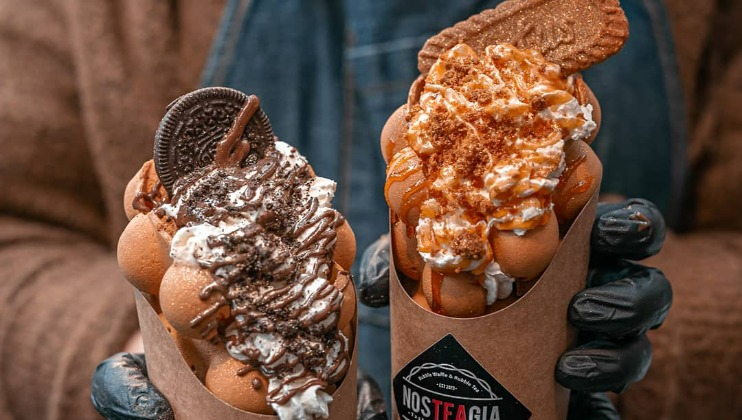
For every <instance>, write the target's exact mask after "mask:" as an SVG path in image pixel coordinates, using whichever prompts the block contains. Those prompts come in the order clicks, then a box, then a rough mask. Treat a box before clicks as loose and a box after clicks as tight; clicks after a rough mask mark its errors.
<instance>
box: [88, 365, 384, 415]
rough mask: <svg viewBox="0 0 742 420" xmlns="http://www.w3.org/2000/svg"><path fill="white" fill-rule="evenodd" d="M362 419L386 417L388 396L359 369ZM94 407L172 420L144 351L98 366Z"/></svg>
mask: <svg viewBox="0 0 742 420" xmlns="http://www.w3.org/2000/svg"><path fill="white" fill-rule="evenodd" d="M357 386H358V388H357V389H358V403H357V409H356V413H357V418H358V420H386V418H387V416H386V407H385V405H384V397H383V396H382V394H381V390H380V389H379V386H378V385H377V384H376V382H374V380H373V378H371V377H370V376H368V375H367V374H365V373H364V372H362V371H360V370H359V371H358V385H357ZM91 400H92V401H93V407H95V409H96V410H97V411H98V413H100V414H101V415H102V416H103V417H105V418H106V419H109V420H134V419H138V420H141V419H151V420H171V419H174V415H173V410H172V409H171V408H170V404H169V403H168V401H167V399H166V398H165V396H164V395H162V393H160V391H158V390H157V388H155V386H154V385H152V382H150V381H149V378H148V377H147V364H146V363H145V358H144V355H143V354H132V353H117V354H114V355H113V356H111V357H109V358H108V359H106V360H104V361H103V362H102V363H101V364H100V365H98V367H97V368H96V369H95V373H94V374H93V381H92V392H91Z"/></svg>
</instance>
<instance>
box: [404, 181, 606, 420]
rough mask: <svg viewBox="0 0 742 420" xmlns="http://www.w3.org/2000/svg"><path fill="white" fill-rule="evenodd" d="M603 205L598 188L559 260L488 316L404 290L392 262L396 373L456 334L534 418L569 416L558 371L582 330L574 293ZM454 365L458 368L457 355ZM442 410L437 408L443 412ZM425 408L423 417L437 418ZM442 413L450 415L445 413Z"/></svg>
mask: <svg viewBox="0 0 742 420" xmlns="http://www.w3.org/2000/svg"><path fill="white" fill-rule="evenodd" d="M596 205H597V192H596V194H595V195H594V196H593V197H592V199H591V200H590V201H589V202H588V204H587V205H586V206H585V208H583V210H582V211H581V213H580V214H579V215H578V217H577V218H576V219H575V221H574V222H573V223H572V226H571V227H570V229H569V230H568V232H567V233H566V235H565V236H564V237H563V239H562V242H561V244H560V246H559V249H558V251H557V253H556V255H555V256H554V259H553V260H552V262H551V264H550V265H549V266H548V268H547V269H546V271H545V272H544V273H543V275H542V276H541V277H540V279H539V280H538V281H537V282H536V283H535V285H534V286H533V287H532V288H531V289H530V290H529V291H528V292H527V293H526V294H525V295H524V296H522V297H520V298H519V299H518V300H517V301H515V302H514V303H513V304H511V305H510V306H507V307H505V308H503V309H501V310H499V311H497V312H493V313H491V314H488V315H485V316H482V317H478V318H449V317H444V316H441V315H438V314H436V313H433V312H430V311H427V310H425V309H423V308H421V307H420V306H418V305H417V304H416V303H415V302H414V301H413V300H412V298H411V297H410V296H409V294H408V293H407V292H406V291H405V290H404V288H403V286H402V284H401V283H400V280H399V277H398V276H397V272H396V270H394V268H393V267H392V269H391V270H390V272H391V273H392V274H391V279H390V305H391V342H392V377H393V378H394V377H395V376H397V375H398V373H399V372H400V370H401V369H403V368H405V366H407V365H408V364H409V363H410V362H411V361H413V359H415V358H417V357H418V356H419V355H420V354H421V353H423V352H425V351H426V350H428V349H429V348H431V346H433V345H434V344H436V343H438V342H439V341H440V340H441V339H443V338H444V337H446V336H447V335H449V334H450V335H453V338H455V340H456V341H458V343H459V344H460V345H461V346H462V347H463V348H464V349H465V350H466V351H467V352H468V353H469V355H471V356H472V357H473V358H474V359H475V360H476V362H478V363H479V364H480V365H481V366H482V367H483V368H484V369H485V370H486V371H487V372H488V373H489V374H490V375H492V376H493V377H494V379H495V380H496V381H497V382H499V384H501V385H502V386H503V387H504V388H505V389H506V390H507V391H508V392H509V393H510V394H512V396H514V397H515V398H516V399H517V400H518V401H519V402H520V403H521V404H522V405H523V406H525V408H527V409H528V410H529V411H530V412H531V418H532V419H535V420H543V419H546V420H557V419H564V418H566V416H567V405H568V402H569V390H567V389H565V388H563V387H561V386H560V385H559V384H557V383H556V381H555V380H554V368H555V366H556V363H557V360H558V358H559V356H560V355H561V354H562V353H563V352H564V351H565V350H566V349H568V348H569V347H571V346H572V345H573V343H574V339H575V335H576V334H575V331H574V330H573V328H572V327H570V326H569V325H568V323H567V307H568V305H569V302H570V300H571V298H572V296H573V295H574V294H575V293H577V292H578V291H580V290H582V289H584V288H585V278H586V275H587V265H588V259H589V245H590V243H589V242H590V230H591V228H592V225H593V221H594V218H595V208H596ZM391 260H392V261H393V259H391ZM442 357H444V358H445V357H446V356H442ZM450 363H451V364H453V365H455V363H456V360H450ZM442 394H445V392H442ZM435 395H441V393H438V394H435ZM400 398H401V397H400ZM441 399H442V400H444V399H445V398H441ZM393 405H394V408H393V418H394V419H399V414H398V411H397V407H396V398H393ZM442 407H443V406H439V407H437V408H438V409H440V410H443V408H442ZM456 408H457V405H456V404H455V403H454V405H453V406H451V407H449V410H451V412H452V414H451V415H450V418H451V419H455V418H457V411H456ZM466 412H467V417H466V418H467V419H469V418H470V417H472V418H480V417H476V416H472V415H471V414H470V412H469V411H468V408H467V410H466ZM474 412H475V413H477V411H474ZM422 413H423V416H422V417H421V418H431V419H432V418H436V417H434V415H432V414H431V415H430V416H429V417H428V416H425V415H424V414H425V412H422ZM439 413H440V411H439ZM491 415H492V411H490V413H489V414H487V417H486V419H490V418H498V419H501V420H509V417H508V416H506V415H500V416H499V417H491ZM437 418H446V417H445V415H444V414H441V417H437ZM481 418H483V419H484V418H485V417H481ZM511 418H527V417H518V416H513V417H511Z"/></svg>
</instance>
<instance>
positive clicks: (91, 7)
mask: <svg viewBox="0 0 742 420" xmlns="http://www.w3.org/2000/svg"><path fill="white" fill-rule="evenodd" d="M222 3H223V1H217V2H202V1H198V0H189V1H129V0H120V1H87V0H72V1H65V2H56V1H51V0H40V1H34V2H28V3H26V2H23V3H21V2H17V1H13V2H10V1H2V2H0V419H2V420H19V419H35V420H39V419H48V420H59V419H74V420H86V419H94V418H99V416H98V415H97V414H96V413H95V411H94V410H93V408H92V405H91V404H90V378H91V375H92V372H93V369H94V368H95V366H96V365H97V364H98V363H99V362H100V361H102V360H103V359H104V358H106V357H108V356H110V355H112V354H113V353H115V352H117V351H121V350H123V348H124V344H125V342H126V340H127V339H128V338H129V337H130V336H131V335H132V334H133V332H134V331H135V329H136V328H137V317H136V311H135V308H134V304H133V292H132V288H131V286H130V285H129V284H128V283H127V282H126V281H125V280H124V279H123V278H122V277H121V275H120V273H119V270H118V267H117V264H116V257H115V244H116V241H117V238H118V235H119V234H120V232H121V231H122V230H123V228H124V226H125V225H126V219H125V217H124V213H123V206H122V195H123V191H124V187H125V185H126V182H127V181H128V180H129V178H131V177H132V176H133V175H134V173H135V172H136V170H137V169H139V167H140V166H141V164H142V162H144V161H145V160H147V159H150V158H151V157H152V141H153V137H154V132H155V130H156V128H157V124H158V122H159V119H160V118H161V116H162V115H163V113H164V108H165V106H166V105H167V104H168V103H169V102H170V101H171V100H172V99H173V98H175V97H177V96H179V95H181V94H183V93H185V92H187V91H190V90H192V89H194V88H196V87H197V82H198V78H199V76H200V69H201V67H202V65H203V62H204V61H205V57H206V54H207V52H208V48H209V45H210V43H211V37H212V35H213V32H214V31H215V29H216V26H217V22H218V20H219V17H220V13H221V8H222V6H223V4H222Z"/></svg>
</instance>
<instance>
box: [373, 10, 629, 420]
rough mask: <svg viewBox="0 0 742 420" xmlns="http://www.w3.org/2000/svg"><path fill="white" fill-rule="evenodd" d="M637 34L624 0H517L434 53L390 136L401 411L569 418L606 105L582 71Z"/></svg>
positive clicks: (452, 33)
mask: <svg viewBox="0 0 742 420" xmlns="http://www.w3.org/2000/svg"><path fill="white" fill-rule="evenodd" d="M585 13H587V14H591V13H594V14H593V15H591V16H592V18H591V19H592V20H591V21H586V20H579V19H580V16H582V15H584V14H585ZM583 17H584V16H583ZM538 25H543V28H541V29H540V31H541V32H540V33H541V35H542V36H541V37H535V38H534V37H533V36H528V37H525V36H523V32H522V31H516V30H514V28H531V29H532V30H533V28H534V27H538ZM561 27H570V28H572V31H571V32H570V33H569V36H566V37H565V38H564V39H563V40H562V41H564V42H562V43H559V45H555V44H554V42H552V41H553V40H552V39H550V38H549V37H548V36H547V35H549V34H551V33H554V32H549V30H550V29H554V28H561ZM627 35H628V32H627V25H626V19H625V17H624V15H623V12H622V11H621V9H620V7H619V6H618V2H617V1H613V0H592V1H591V0H578V1H560V0H552V1H549V0H543V1H530V0H516V1H507V2H505V3H503V4H502V5H501V6H500V7H498V8H496V9H493V10H488V11H485V12H483V13H482V14H480V15H477V16H474V17H472V18H470V19H468V20H467V21H465V22H462V23H459V24H457V25H455V26H454V27H453V28H450V29H446V30H444V31H443V32H441V34H439V35H437V36H435V37H433V38H431V39H430V40H429V41H428V42H427V43H426V45H425V47H423V50H422V51H421V52H420V54H419V56H418V57H419V68H420V70H421V72H422V73H423V74H422V75H421V76H420V77H419V78H418V79H417V80H416V81H415V82H414V83H413V85H412V86H411V89H410V94H409V96H408V101H407V103H406V104H405V105H403V106H402V107H400V108H399V109H398V110H397V111H396V112H395V113H394V114H393V115H392V116H391V117H390V118H389V120H388V122H387V125H386V126H385V127H384V130H383V132H382V135H381V149H382V154H383V155H384V158H385V160H386V161H387V163H388V166H387V182H386V185H385V196H386V199H387V202H388V204H389V207H390V230H391V242H392V262H393V265H394V269H393V270H391V272H392V279H391V281H390V288H391V290H390V299H391V303H390V304H391V312H392V313H391V322H392V374H393V377H394V387H393V388H394V404H395V409H394V417H395V418H408V417H409V418H413V417H412V416H419V417H421V418H442V417H441V416H443V417H445V415H447V414H446V413H449V412H450V413H452V414H451V417H452V418H459V417H460V418H467V419H468V418H501V417H499V416H500V415H502V418H508V419H520V418H530V417H531V416H533V418H536V419H563V418H564V417H565V416H566V407H567V401H568V391H566V390H564V389H562V388H561V387H560V386H559V385H558V384H556V383H555V381H554V367H555V365H556V361H557V359H558V357H559V355H560V354H561V353H562V352H563V351H564V350H566V349H567V348H568V347H569V346H570V345H571V343H572V340H573V338H574V336H573V332H572V331H571V329H570V328H569V327H568V325H567V320H566V318H567V316H566V314H567V305H568V303H569V300H570V299H571V297H572V295H573V294H574V293H576V292H577V291H579V290H580V289H582V288H584V287H585V278H586V271H587V262H588V257H589V255H588V253H589V232H590V227H591V226H592V219H593V217H594V211H595V205H596V202H597V193H598V189H599V185H600V179H601V176H602V166H601V164H600V161H599V160H598V158H597V156H596V155H595V153H594V152H593V151H592V149H591V147H590V143H591V142H592V141H593V139H594V138H595V135H596V134H597V131H598V128H599V125H600V119H601V117H602V116H601V113H600V108H599V105H598V103H597V100H596V98H595V96H594V95H593V94H592V92H591V91H590V89H589V88H588V87H587V85H586V84H585V83H584V81H583V80H582V78H581V77H580V75H579V74H576V73H574V72H575V71H577V70H582V69H585V68H587V67H589V66H590V65H592V64H595V63H597V62H599V61H602V60H603V59H605V58H607V57H608V56H609V55H611V54H613V53H615V52H617V51H618V50H619V49H620V48H621V46H622V44H623V41H624V40H625V38H626V36H627ZM565 39H566V41H565ZM560 42H561V41H560ZM562 65H563V66H562ZM421 325H425V328H420V326H421ZM452 372H453V373H452ZM431 378H434V379H435V381H433V380H432V379H431ZM431 381H432V382H431ZM477 381H478V382H477ZM473 384H474V385H473ZM483 389H484V390H486V391H487V392H483ZM485 413H486V414H485ZM485 415H486V417H482V416H485Z"/></svg>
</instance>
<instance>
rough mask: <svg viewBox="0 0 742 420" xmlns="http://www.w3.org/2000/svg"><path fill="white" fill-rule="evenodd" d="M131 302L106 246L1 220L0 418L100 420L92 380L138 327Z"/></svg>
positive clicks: (41, 227)
mask: <svg viewBox="0 0 742 420" xmlns="http://www.w3.org/2000/svg"><path fill="white" fill-rule="evenodd" d="M131 296H132V289H131V287H130V286H129V285H128V283H126V281H124V280H123V279H121V278H120V275H119V272H118V267H117V266H116V258H115V256H114V255H113V254H112V253H111V252H110V251H109V250H107V249H105V248H104V247H101V246H100V245H97V244H94V243H92V242H91V241H90V240H89V239H88V238H86V237H84V236H82V235H79V234H75V233H72V232H70V231H67V230H65V229H60V228H53V227H50V226H48V225H44V224H39V223H28V222H24V221H21V220H19V219H13V218H7V217H3V218H0V302H2V304H1V305H0V308H2V309H0V412H3V413H10V415H11V416H12V417H11V418H12V419H93V418H99V417H98V416H97V415H96V414H95V412H94V411H93V409H92V406H91V405H90V402H89V401H90V377H91V374H92V371H93V368H94V367H95V366H96V365H97V364H98V363H99V362H100V361H101V360H103V359H104V358H106V357H108V356H110V355H111V354H112V353H114V352H116V351H120V350H121V349H123V347H124V343H125V341H126V339H127V338H128V337H129V336H130V335H131V334H132V333H133V331H135V329H136V328H137V318H136V310H135V308H134V306H133V301H132V299H131ZM3 418H6V417H3Z"/></svg>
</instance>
